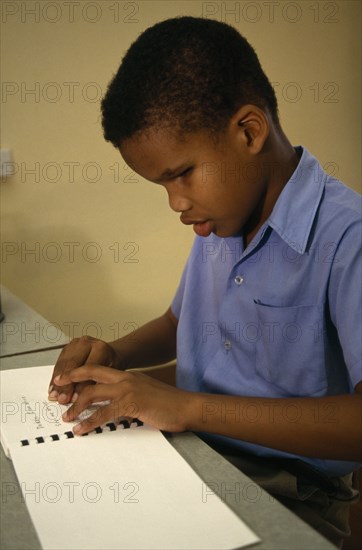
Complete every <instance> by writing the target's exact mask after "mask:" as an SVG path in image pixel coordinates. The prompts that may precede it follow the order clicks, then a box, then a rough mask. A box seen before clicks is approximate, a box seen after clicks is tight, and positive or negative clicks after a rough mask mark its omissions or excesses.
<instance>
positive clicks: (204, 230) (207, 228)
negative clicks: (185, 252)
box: [180, 216, 213, 237]
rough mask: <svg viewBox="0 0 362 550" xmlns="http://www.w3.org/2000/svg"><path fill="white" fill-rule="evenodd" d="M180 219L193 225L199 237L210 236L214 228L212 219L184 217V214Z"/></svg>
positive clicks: (186, 223)
mask: <svg viewBox="0 0 362 550" xmlns="http://www.w3.org/2000/svg"><path fill="white" fill-rule="evenodd" d="M180 220H181V221H182V223H184V224H185V225H193V226H194V227H193V229H194V231H195V233H196V235H199V237H208V236H209V235H210V233H211V232H212V229H213V224H212V222H211V220H190V219H188V218H184V217H183V216H180Z"/></svg>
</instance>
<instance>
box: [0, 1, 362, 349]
mask: <svg viewBox="0 0 362 550" xmlns="http://www.w3.org/2000/svg"><path fill="white" fill-rule="evenodd" d="M55 4H57V5H58V7H57V9H56V6H55ZM116 7H118V12H117V11H115V9H116ZM2 9H3V13H2V20H3V23H2V36H3V38H2V47H3V54H2V69H1V73H2V80H3V95H2V103H1V108H2V118H3V121H2V130H1V138H2V147H8V148H11V149H12V151H13V160H14V162H15V163H16V170H17V171H16V174H15V175H14V176H12V177H9V178H7V180H6V181H3V182H2V183H1V195H2V240H3V252H4V251H5V254H3V256H2V263H1V268H2V280H3V283H4V284H5V285H7V286H8V287H9V288H10V289H11V290H12V291H13V292H14V293H16V294H17V295H19V296H20V297H21V298H23V299H24V300H25V301H26V302H28V303H29V304H30V305H31V306H32V307H34V308H35V309H36V310H37V311H39V312H40V313H41V314H43V315H44V316H45V317H46V318H47V319H49V320H51V321H54V322H57V323H58V324H59V326H60V327H61V328H62V329H64V330H65V331H67V330H68V328H69V327H70V326H73V332H74V334H75V335H80V334H81V333H82V332H83V331H85V330H86V329H87V323H95V325H93V326H91V325H88V329H89V333H90V334H93V335H98V336H101V337H103V338H105V339H109V338H112V337H114V336H117V334H119V335H120V336H122V335H124V334H126V333H127V332H129V331H130V330H131V329H132V328H133V327H135V326H137V325H140V324H141V323H143V322H144V321H146V320H147V319H150V318H152V317H153V316H155V315H158V314H159V313H161V312H163V311H164V310H165V309H166V308H167V306H168V305H169V303H170V301H171V299H172V296H173V293H174V291H175V288H176V286H177V283H178V280H179V277H180V275H181V271H182V267H183V264H184V262H185V259H186V257H187V254H188V250H189V248H190V246H191V243H192V240H193V232H192V230H191V229H190V228H187V227H184V226H182V225H181V224H180V222H179V220H178V216H177V215H176V214H174V213H172V211H170V210H169V208H168V205H167V200H166V193H165V191H163V190H162V189H160V188H158V187H157V186H154V185H152V184H150V183H148V182H145V181H142V180H141V178H139V177H138V176H136V175H134V174H132V173H131V172H130V170H129V169H127V168H126V167H124V164H123V162H122V160H121V158H120V157H119V156H118V154H117V152H116V151H115V150H114V149H113V147H112V146H111V145H109V144H107V143H105V142H104V141H103V137H102V132H101V128H100V123H99V99H100V96H101V93H102V91H104V90H105V88H106V85H107V83H108V81H109V80H110V78H111V76H112V74H113V73H114V72H115V71H116V69H117V67H118V65H119V62H120V60H121V58H122V55H123V53H124V52H125V50H126V49H127V47H128V46H129V44H130V42H131V41H133V40H134V39H135V38H136V37H137V36H138V35H139V33H140V32H142V30H144V29H145V28H146V27H148V26H150V25H152V24H153V23H155V22H157V21H159V20H162V19H165V18H168V17H171V16H176V15H181V14H189V15H195V16H200V15H204V16H209V17H213V18H216V19H222V20H225V21H226V22H229V23H231V24H233V25H235V26H236V27H237V28H238V29H239V30H240V31H241V32H242V33H243V34H245V36H246V37H247V38H248V39H249V40H250V42H251V43H252V44H253V45H254V47H255V48H256V50H257V53H258V54H259V57H260V59H261V62H262V65H263V67H264V68H265V70H266V72H267V74H268V75H269V77H270V79H271V81H272V82H274V83H278V84H275V87H276V91H277V94H278V98H279V104H280V113H281V119H282V123H283V125H284V128H285V130H286V132H287V134H288V136H289V137H290V139H291V141H292V142H293V143H294V144H303V145H305V146H307V147H308V148H309V149H310V150H311V151H312V152H313V153H314V154H315V155H316V156H317V157H318V158H319V159H320V160H321V162H322V164H324V165H326V166H327V168H328V170H330V171H332V170H333V171H334V173H336V174H337V175H338V177H339V178H340V179H342V180H344V181H345V182H346V183H347V184H348V185H350V186H351V187H354V188H355V189H359V183H360V164H359V163H360V149H361V142H360V131H359V130H360V128H359V122H360V114H361V113H360V110H359V109H360V107H359V106H360V96H359V93H360V92H359V90H360V80H359V79H360V76H359V75H360V57H359V56H360V54H359V51H360V47H359V44H360V34H359V22H360V3H359V2H350V1H340V2H324V1H322V2H315V1H313V2H312V1H310V2H309V1H307V0H305V1H297V2H288V1H287V2H282V1H280V2H279V3H275V2H268V1H263V2H255V1H254V2H251V1H250V2H246V1H242V2H197V1H195V2H194V1H186V2H178V1H172V2H168V1H157V2H153V1H140V2H114V0H111V1H100V0H98V1H95V2H90V1H82V0H78V2H75V3H74V6H73V8H71V6H70V5H69V2H63V1H62V0H58V1H57V2H54V1H53V2H47V1H44V2H43V1H38V2H33V1H30V0H28V1H27V2H12V1H7V2H5V1H4V2H2ZM34 9H35V12H34V11H33V14H32V13H30V10H34ZM29 90H35V93H33V94H32V93H29ZM32 170H33V172H31V171H32ZM34 170H35V173H34ZM71 243H73V244H71ZM29 250H33V251H34V252H33V253H28V252H27V251H29Z"/></svg>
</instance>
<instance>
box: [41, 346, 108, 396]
mask: <svg viewBox="0 0 362 550" xmlns="http://www.w3.org/2000/svg"><path fill="white" fill-rule="evenodd" d="M87 363H92V364H96V365H104V366H108V367H116V366H117V365H116V353H115V351H114V349H113V348H112V347H111V346H110V345H109V344H107V342H104V341H103V340H98V339H97V338H93V337H92V336H82V337H81V338H74V340H72V341H71V342H70V343H69V344H68V345H67V346H65V348H64V349H63V350H62V352H61V354H60V355H59V358H58V360H57V362H56V364H55V367H54V371H53V375H52V378H51V381H50V385H49V391H48V393H49V395H48V399H49V400H50V401H58V402H59V403H62V404H67V403H70V402H73V401H75V400H76V398H77V395H78V394H79V392H80V391H81V389H82V387H84V386H86V385H88V384H93V383H94V382H92V381H89V382H82V383H81V384H68V385H67V386H61V387H60V386H57V385H56V384H54V382H53V380H54V378H55V377H56V376H58V374H63V373H65V372H68V371H70V370H72V369H75V368H78V367H82V366H83V365H86V364H87Z"/></svg>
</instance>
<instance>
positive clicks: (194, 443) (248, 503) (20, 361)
mask: <svg viewBox="0 0 362 550" xmlns="http://www.w3.org/2000/svg"><path fill="white" fill-rule="evenodd" d="M16 311H17V315H19V317H18V320H14V321H12V322H19V319H23V318H27V319H30V322H34V318H35V317H32V315H35V316H36V317H38V316H37V314H35V313H34V312H32V310H30V308H27V306H26V305H25V304H23V303H21V301H19V300H18V299H16ZM5 313H6V311H5ZM26 316H28V317H26ZM13 319H14V317H13ZM32 319H33V321H32ZM44 321H45V320H44ZM45 322H46V321H45ZM12 349H13V350H14V349H15V347H13V348H12ZM18 349H19V348H18ZM20 350H21V351H22V348H21V347H20ZM58 354H59V351H57V350H51V351H43V352H37V353H29V354H27V355H23V356H17V357H8V358H5V359H1V368H2V369H9V368H20V367H26V366H34V365H49V364H52V363H54V361H55V360H56V358H57V356H58ZM169 441H170V443H171V444H172V445H173V446H174V447H175V449H176V450H177V451H178V452H179V453H180V454H181V456H182V457H183V458H184V459H185V460H186V461H187V462H188V463H189V464H190V466H191V467H192V468H193V469H194V470H195V471H196V473H197V474H198V475H199V476H200V478H201V479H202V480H203V481H204V482H205V483H211V482H212V484H213V485H212V487H213V489H214V490H215V492H217V488H219V489H220V491H223V492H224V496H225V493H226V491H225V487H227V488H230V491H229V492H227V494H226V503H227V504H228V505H229V506H230V508H232V509H233V510H234V511H235V512H236V514H237V515H238V516H240V517H241V518H242V520H243V521H244V522H245V523H247V524H248V525H249V526H250V527H251V528H252V529H253V531H255V532H256V533H257V534H258V535H259V537H260V538H261V539H262V540H261V542H259V543H258V544H256V545H254V546H253V547H252V548H253V549H255V550H266V549H268V550H271V549H275V550H293V549H300V550H305V548H310V549H313V550H333V549H334V550H335V547H334V546H332V545H331V544H330V543H329V542H328V541H327V540H326V539H324V538H323V537H322V536H320V535H319V534H318V533H317V532H316V531H314V530H313V529H312V528H310V527H309V526H308V525H307V524H305V523H304V522H303V521H302V520H301V519H299V518H298V517H297V516H295V515H294V514H293V513H292V512H290V511H289V510H287V509H286V508H285V507H284V506H282V505H281V504H280V503H279V502H278V501H277V500H275V499H274V498H273V497H272V496H270V495H269V494H268V493H267V492H266V491H264V490H263V489H261V488H260V487H259V486H258V485H256V484H255V482H253V481H252V480H251V479H250V478H248V477H247V476H245V475H244V474H243V473H242V472H240V471H239V470H238V469H237V468H235V467H234V466H233V465H232V464H230V463H229V462H227V461H226V460H225V459H224V458H223V457H222V456H220V455H219V454H218V453H216V452H215V451H214V450H213V449H211V448H210V447H209V446H208V445H206V444H205V443H204V442H203V441H201V440H200V439H199V438H198V437H197V436H195V435H194V434H192V433H181V434H173V435H170V436H169ZM0 466H1V478H2V484H1V485H2V491H4V493H3V498H2V506H1V516H0V519H1V527H2V529H1V539H0V548H1V549H2V550H25V549H29V550H38V549H40V548H41V546H40V544H39V540H38V538H37V535H36V532H35V530H34V527H33V525H32V523H31V520H30V516H29V514H28V511H27V508H26V505H25V503H24V502H23V501H22V498H21V493H20V488H19V484H18V482H17V479H16V475H15V472H14V469H13V466H12V463H11V461H10V460H9V459H7V458H6V456H5V454H4V452H3V450H2V449H1V455H0ZM10 493H13V494H10Z"/></svg>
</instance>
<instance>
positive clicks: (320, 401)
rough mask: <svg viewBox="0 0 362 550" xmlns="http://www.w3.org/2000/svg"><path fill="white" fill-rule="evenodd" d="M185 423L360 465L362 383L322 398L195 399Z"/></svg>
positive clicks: (204, 397)
mask: <svg viewBox="0 0 362 550" xmlns="http://www.w3.org/2000/svg"><path fill="white" fill-rule="evenodd" d="M195 413H196V414H195ZM188 418H189V420H190V424H189V426H188V429H191V430H195V431H202V432H210V433H216V434H221V435H225V436H228V437H232V438H236V439H242V440H244V441H248V442H249V443H255V444H258V445H263V446H266V447H271V448H274V449H279V450H281V451H285V452H289V453H293V454H297V455H303V456H308V457H316V458H324V459H335V460H350V461H362V382H361V383H359V384H358V385H357V386H356V389H355V393H354V394H350V395H336V396H326V397H310V398H304V397H303V398H275V399H272V398H263V397H257V398H255V397H232V396H224V395H202V394H198V396H197V397H196V396H195V410H194V414H192V413H191V411H190V413H189V416H188Z"/></svg>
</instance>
